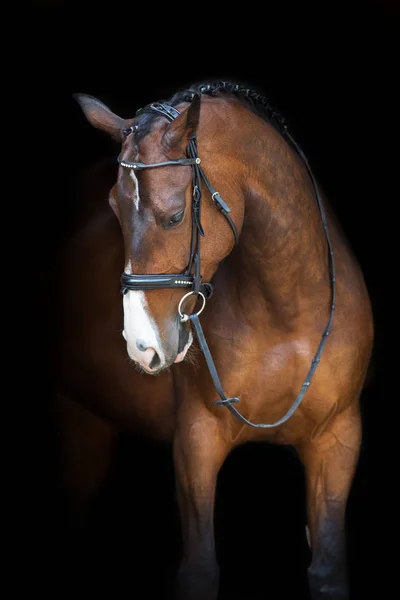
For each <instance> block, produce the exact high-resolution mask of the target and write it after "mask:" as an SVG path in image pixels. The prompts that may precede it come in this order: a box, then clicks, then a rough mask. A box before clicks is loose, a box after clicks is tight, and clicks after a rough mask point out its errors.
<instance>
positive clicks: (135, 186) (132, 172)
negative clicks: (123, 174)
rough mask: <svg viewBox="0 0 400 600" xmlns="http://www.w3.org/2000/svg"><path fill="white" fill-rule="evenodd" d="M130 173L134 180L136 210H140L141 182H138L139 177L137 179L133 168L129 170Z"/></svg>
mask: <svg viewBox="0 0 400 600" xmlns="http://www.w3.org/2000/svg"><path fill="white" fill-rule="evenodd" d="M129 175H130V177H131V179H132V181H133V184H134V188H135V191H134V192H133V203H134V205H135V208H136V210H139V200H140V198H139V182H138V179H137V177H136V175H135V173H134V171H133V169H131V170H130V171H129Z"/></svg>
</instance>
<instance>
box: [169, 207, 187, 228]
mask: <svg viewBox="0 0 400 600" xmlns="http://www.w3.org/2000/svg"><path fill="white" fill-rule="evenodd" d="M184 214H185V211H184V210H181V212H179V213H176V215H174V216H173V217H171V218H170V220H169V221H168V227H173V226H174V225H177V224H178V223H180V222H181V221H182V219H183V215H184Z"/></svg>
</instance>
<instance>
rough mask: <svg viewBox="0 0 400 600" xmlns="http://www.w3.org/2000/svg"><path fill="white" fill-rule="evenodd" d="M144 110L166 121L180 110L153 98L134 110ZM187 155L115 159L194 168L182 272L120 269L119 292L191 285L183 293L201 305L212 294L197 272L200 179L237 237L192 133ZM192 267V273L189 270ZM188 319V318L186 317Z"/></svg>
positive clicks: (131, 165) (136, 167)
mask: <svg viewBox="0 0 400 600" xmlns="http://www.w3.org/2000/svg"><path fill="white" fill-rule="evenodd" d="M143 112H155V113H157V114H159V115H162V116H163V117H166V118H167V119H168V120H169V121H174V119H176V117H178V116H179V115H180V112H179V110H177V109H176V108H174V107H173V106H168V105H167V104H162V103H161V102H154V103H152V104H149V105H148V106H146V107H144V108H141V109H139V110H138V111H137V113H136V115H138V114H141V113H143ZM132 131H134V127H130V128H128V129H127V130H125V135H129V133H131V132H132ZM187 155H188V157H187V158H180V159H178V160H167V161H165V162H159V163H149V164H145V163H141V162H128V161H125V160H121V158H118V162H119V164H120V165H121V167H125V168H127V169H133V171H142V170H144V169H155V168H159V167H167V166H168V167H170V166H191V167H192V168H193V178H192V184H193V196H192V238H191V244H190V258H189V263H188V266H187V267H186V269H185V271H184V273H177V274H173V275H131V274H128V273H123V274H122V276H121V283H122V290H121V291H122V293H123V294H126V293H127V292H128V291H129V290H157V289H165V288H190V292H189V293H188V294H186V295H185V296H184V298H186V297H188V296H189V295H191V294H199V295H201V296H202V297H203V307H204V304H205V301H206V299H208V298H210V297H211V295H212V291H213V287H212V284H211V283H204V282H202V275H201V273H200V236H202V237H204V230H203V227H202V225H201V198H202V189H201V186H202V183H201V180H202V179H203V181H204V183H205V184H206V186H207V188H208V190H209V192H210V194H211V198H212V199H213V201H214V204H215V206H216V207H217V208H218V209H219V210H220V212H221V213H222V214H223V215H224V217H225V218H226V220H227V221H228V223H229V225H230V227H231V229H232V232H233V235H234V237H235V244H237V243H238V241H239V236H238V232H237V229H236V226H235V224H234V222H233V220H232V218H231V216H230V214H229V213H230V208H229V206H228V205H227V204H226V203H225V202H224V201H223V200H222V198H221V196H220V195H219V193H218V192H216V191H215V190H214V188H213V187H212V185H211V183H210V182H209V180H208V178H207V177H206V175H205V173H204V171H203V169H202V168H201V166H200V163H201V160H200V158H199V155H198V152H197V143H196V136H193V137H192V138H191V139H190V141H189V146H188V148H187ZM192 270H193V273H192ZM186 320H187V319H186Z"/></svg>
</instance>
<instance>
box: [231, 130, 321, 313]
mask: <svg viewBox="0 0 400 600" xmlns="http://www.w3.org/2000/svg"><path fill="white" fill-rule="evenodd" d="M259 129H260V130H261V131H262V135H261V136H260V137H259V138H258V139H257V141H256V143H255V140H254V130H253V135H252V136H249V139H248V140H247V148H248V149H249V151H248V156H252V160H251V161H250V163H249V159H248V158H247V164H248V165H249V167H248V169H247V173H246V175H245V178H244V181H245V182H246V189H245V213H244V222H243V228H242V231H241V234H240V243H239V246H238V248H237V251H236V253H235V256H233V257H232V258H233V260H234V262H235V273H237V278H236V281H237V284H238V293H239V294H240V296H241V300H242V303H243V302H244V301H245V300H248V301H249V302H250V303H252V304H253V306H254V302H255V301H256V300H262V301H264V302H266V303H267V304H268V306H269V309H270V311H273V312H275V313H276V314H277V315H278V316H280V317H282V318H283V319H284V320H287V319H289V320H290V319H291V318H295V317H296V316H297V315H298V314H299V313H300V309H301V311H302V313H303V314H304V308H305V306H309V305H310V303H311V304H312V308H315V305H316V304H320V303H322V302H323V303H324V305H325V304H326V301H328V298H329V295H328V294H327V293H326V290H328V289H329V285H330V280H329V267H328V253H327V243H326V238H325V234H324V229H323V225H322V221H321V215H320V213H319V209H318V205H317V201H316V197H315V190H314V186H313V184H312V182H311V179H310V176H309V174H308V171H307V169H306V166H305V164H304V162H303V161H302V159H301V158H300V157H299V156H298V154H297V152H296V151H295V150H293V149H292V148H291V147H289V145H288V143H287V142H286V141H285V140H284V139H283V137H282V136H281V135H280V134H279V133H278V132H277V131H276V130H274V129H273V128H272V127H271V126H270V125H268V124H266V123H265V124H264V123H263V125H262V126H259ZM241 145H242V147H244V148H246V140H244V139H243V135H242V137H241ZM245 161H246V159H244V162H245ZM237 255H239V258H238V256H237ZM238 264H239V265H240V267H239V269H238Z"/></svg>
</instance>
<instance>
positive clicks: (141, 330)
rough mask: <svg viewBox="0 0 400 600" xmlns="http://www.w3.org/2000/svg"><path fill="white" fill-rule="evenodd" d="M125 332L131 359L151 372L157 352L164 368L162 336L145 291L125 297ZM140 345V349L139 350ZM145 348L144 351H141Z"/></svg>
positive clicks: (133, 292) (127, 269)
mask: <svg viewBox="0 0 400 600" xmlns="http://www.w3.org/2000/svg"><path fill="white" fill-rule="evenodd" d="M125 273H131V269H130V266H127V267H125ZM123 307H124V330H123V334H122V335H123V337H124V338H125V339H126V346H127V351H128V354H129V356H130V358H131V359H132V360H134V361H136V362H137V363H139V364H140V365H141V366H142V367H144V368H145V369H147V370H149V365H150V363H151V361H152V359H153V357H154V352H157V354H158V356H159V358H160V360H161V365H160V366H162V365H163V364H164V363H165V355H164V352H163V349H162V346H161V342H160V334H159V331H158V328H157V325H156V323H155V322H154V321H153V319H152V317H151V315H150V313H149V310H148V304H147V301H146V296H145V293H144V292H143V291H139V290H138V291H136V290H134V291H132V290H129V291H128V292H127V293H126V294H124V296H123ZM138 345H139V348H138ZM140 347H143V350H141V349H140Z"/></svg>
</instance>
